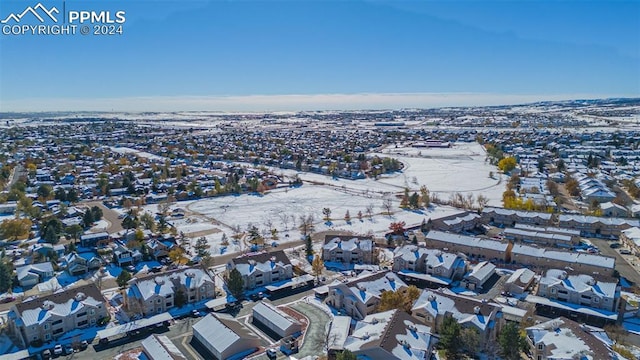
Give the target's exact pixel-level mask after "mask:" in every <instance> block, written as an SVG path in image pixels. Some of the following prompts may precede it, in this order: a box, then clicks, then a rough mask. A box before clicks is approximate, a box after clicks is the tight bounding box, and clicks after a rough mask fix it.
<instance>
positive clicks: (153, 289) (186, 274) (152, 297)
mask: <svg viewBox="0 0 640 360" xmlns="http://www.w3.org/2000/svg"><path fill="white" fill-rule="evenodd" d="M178 292H180V294H181V296H183V299H184V301H185V303H195V302H198V301H203V300H207V299H213V298H214V297H215V284H214V282H213V280H212V279H211V277H210V276H209V274H207V273H206V272H205V271H203V270H202V269H199V268H189V269H179V270H174V271H171V272H167V273H164V274H161V275H151V276H146V277H143V278H133V279H131V280H130V281H129V289H128V290H127V292H126V297H125V305H126V306H127V308H128V309H129V310H130V311H132V312H137V313H142V314H144V316H149V315H156V314H160V313H163V312H166V311H167V310H169V309H171V308H173V307H174V306H176V295H177V294H178ZM179 296H180V295H179Z"/></svg>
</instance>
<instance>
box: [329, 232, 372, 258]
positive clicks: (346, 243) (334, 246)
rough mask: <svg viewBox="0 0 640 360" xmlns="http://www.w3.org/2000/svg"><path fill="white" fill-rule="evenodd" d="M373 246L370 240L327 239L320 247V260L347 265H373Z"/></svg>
mask: <svg viewBox="0 0 640 360" xmlns="http://www.w3.org/2000/svg"><path fill="white" fill-rule="evenodd" d="M374 246H375V243H374V242H373V239H371V238H361V237H341V236H335V237H330V238H329V237H328V238H327V239H326V240H325V244H324V245H323V246H322V260H323V261H325V262H329V261H330V262H341V263H347V264H373V263H374V258H373V256H374V255H373V254H374V251H373V250H374Z"/></svg>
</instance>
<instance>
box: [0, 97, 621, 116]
mask: <svg viewBox="0 0 640 360" xmlns="http://www.w3.org/2000/svg"><path fill="white" fill-rule="evenodd" d="M609 97H624V95H612V94H606V95H603V94H557V95H511V94H487V93H443V94H436V93H390V94H384V93H377V94H367V93H363V94H317V95H246V96H152V97H122V98H95V99H78V98H75V99H70V98H42V99H39V98H36V99H20V100H0V109H3V111H5V112H31V111H34V112H35V111H118V112H120V111H298V110H352V109H353V110H355V109H371V110H376V109H398V108H431V107H446V106H486V105H511V104H522V103H530V102H536V101H554V100H571V99H596V98H609Z"/></svg>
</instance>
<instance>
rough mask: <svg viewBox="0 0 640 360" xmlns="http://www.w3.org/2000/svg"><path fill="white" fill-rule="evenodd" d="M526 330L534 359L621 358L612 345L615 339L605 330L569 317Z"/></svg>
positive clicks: (602, 359)
mask: <svg viewBox="0 0 640 360" xmlns="http://www.w3.org/2000/svg"><path fill="white" fill-rule="evenodd" d="M526 333H527V342H528V344H529V348H530V353H531V355H532V356H533V359H534V360H561V359H562V360H564V359H567V360H571V359H594V360H595V359H598V360H614V359H618V356H617V355H615V353H614V352H613V351H612V350H611V348H610V344H612V343H613V342H612V341H611V340H610V339H609V338H608V337H607V336H606V334H604V332H603V331H602V329H595V328H592V327H590V326H585V325H580V324H579V323H577V322H575V321H573V320H569V319H567V318H565V317H559V318H556V319H553V320H549V321H547V322H543V323H541V324H537V325H534V326H531V327H528V328H526Z"/></svg>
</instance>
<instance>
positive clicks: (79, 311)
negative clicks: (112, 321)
mask: <svg viewBox="0 0 640 360" xmlns="http://www.w3.org/2000/svg"><path fill="white" fill-rule="evenodd" d="M106 316H108V312H107V306H106V303H105V300H104V297H103V296H102V293H101V292H100V290H99V289H98V287H97V286H96V285H95V284H88V285H84V286H79V287H76V288H72V289H68V290H65V291H63V292H60V293H56V294H52V295H47V296H42V297H39V298H36V299H34V300H30V301H25V302H23V303H17V304H15V305H13V307H12V308H11V310H10V311H9V313H8V319H9V331H10V332H11V334H12V335H13V336H14V337H15V338H16V339H17V340H18V345H19V346H22V347H25V346H29V345H30V344H32V343H33V342H38V341H41V342H48V341H53V340H55V339H57V338H59V337H61V336H62V335H64V334H66V333H67V332H69V331H72V330H75V329H82V328H86V327H89V326H94V325H96V324H97V323H98V321H100V319H103V318H105V317H106Z"/></svg>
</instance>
